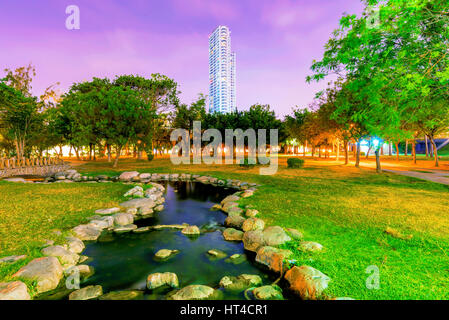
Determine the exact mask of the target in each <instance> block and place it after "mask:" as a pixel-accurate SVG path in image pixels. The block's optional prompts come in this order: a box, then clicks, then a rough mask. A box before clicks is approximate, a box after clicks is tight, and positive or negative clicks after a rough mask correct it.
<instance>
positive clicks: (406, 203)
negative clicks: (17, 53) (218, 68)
mask: <svg viewBox="0 0 449 320" xmlns="http://www.w3.org/2000/svg"><path fill="white" fill-rule="evenodd" d="M77 169H78V170H79V171H81V172H84V173H87V174H92V175H94V174H100V173H101V174H117V172H119V171H127V170H137V171H140V172H191V173H202V174H210V175H213V176H217V177H221V178H238V179H241V180H244V181H248V182H256V183H260V184H262V185H263V186H262V187H261V188H260V189H259V192H257V193H256V194H255V196H254V197H251V198H248V199H244V200H242V202H243V204H253V205H255V206H256V207H257V209H259V211H260V216H261V218H263V219H264V220H266V221H267V222H268V223H269V224H277V225H281V226H284V227H292V228H297V229H298V230H300V231H302V232H303V233H304V236H305V239H306V240H311V241H316V242H319V243H321V244H322V245H324V247H325V250H324V251H323V252H320V253H315V254H305V253H301V252H299V251H297V250H296V246H293V247H292V249H294V251H295V257H294V259H297V260H298V263H299V264H308V265H311V266H314V267H316V268H317V269H319V270H321V271H322V272H324V273H326V274H327V275H329V276H330V277H331V278H332V281H331V283H330V287H329V289H328V290H329V294H332V295H335V296H350V297H353V298H357V299H449V267H448V265H449V257H448V252H449V235H448V232H447V230H448V228H449V216H448V215H447V208H448V205H449V197H448V191H449V188H448V187H447V186H444V185H439V184H435V183H431V182H426V181H421V180H417V179H413V178H408V177H404V176H397V175H390V174H382V175H377V174H375V173H374V172H373V171H372V170H368V169H355V168H352V167H344V166H325V167H323V166H316V165H314V163H313V161H308V162H307V165H306V167H305V168H303V169H287V168H286V166H285V164H284V161H283V162H281V167H280V168H279V171H278V173H277V174H276V175H275V176H260V175H259V174H258V173H259V171H258V168H254V169H249V170H248V169H242V168H240V167H239V166H218V165H216V166H193V165H192V166H172V165H171V163H170V162H169V160H160V159H158V160H155V161H153V162H146V161H142V162H139V161H134V160H124V161H122V162H121V163H120V164H119V168H118V169H117V170H114V169H112V168H111V167H110V165H109V164H108V163H105V162H89V163H85V164H83V165H81V166H79V167H78V168H77ZM123 191H124V189H123V188H122V187H121V186H120V185H114V184H105V185H90V184H57V185H49V186H36V185H34V186H33V185H12V184H6V183H0V194H1V196H0V201H1V203H2V206H1V216H0V217H1V220H0V230H1V231H0V237H1V239H2V245H1V251H2V254H1V255H2V256H3V255H4V254H3V253H4V252H6V253H16V254H21V253H27V252H29V253H30V254H34V253H35V252H36V250H35V249H31V248H32V247H33V246H34V244H33V245H32V244H31V243H28V242H29V241H30V240H29V239H28V240H26V237H29V238H33V236H32V235H33V234H36V233H37V234H38V235H39V238H49V237H51V235H52V230H53V229H61V230H66V229H68V228H69V227H72V226H74V225H76V224H77V223H78V222H79V221H80V219H82V217H85V216H88V215H91V214H92V212H93V211H92V209H96V208H98V207H102V206H108V205H113V204H115V203H116V202H117V200H118V198H119V196H120V195H121V194H122V193H123ZM5 192H6V193H7V195H5ZM39 194H40V196H38V195H39ZM5 205H6V210H5V209H4V208H5ZM33 212H37V214H36V213H34V214H33ZM4 214H6V215H7V216H8V217H9V218H8V219H7V220H4V219H3V215H4ZM34 215H35V216H34ZM30 217H33V218H30ZM49 218H50V219H52V221H48V219H49ZM30 219H31V221H32V223H31V224H30V226H27V225H28V221H30ZM10 224H15V226H13V227H10V226H9V225H10ZM387 227H390V228H393V229H395V230H397V231H398V232H400V233H401V234H403V235H405V236H409V235H412V236H413V237H412V238H411V239H410V240H402V239H400V238H397V237H394V236H391V235H389V234H387V233H385V230H386V228H387ZM13 228H14V229H13ZM13 230H14V232H13ZM36 238H37V237H36ZM21 250H22V251H21ZM23 250H28V251H27V252H23ZM371 265H375V266H378V267H379V269H380V289H378V290H369V289H367V288H366V286H365V281H366V279H367V277H368V276H369V274H367V273H365V270H366V268H367V267H368V266H371ZM17 267H18V266H14V268H13V269H16V268H17ZM12 271H14V270H6V271H5V270H1V269H0V272H1V273H0V277H5V276H7V273H8V272H12Z"/></svg>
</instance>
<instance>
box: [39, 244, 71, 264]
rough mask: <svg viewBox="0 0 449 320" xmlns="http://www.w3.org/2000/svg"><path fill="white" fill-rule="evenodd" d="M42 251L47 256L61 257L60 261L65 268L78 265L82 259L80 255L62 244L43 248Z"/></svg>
mask: <svg viewBox="0 0 449 320" xmlns="http://www.w3.org/2000/svg"><path fill="white" fill-rule="evenodd" d="M41 252H42V254H43V255H45V256H48V257H56V258H59V261H60V262H61V263H62V265H63V266H64V267H65V268H67V267H72V266H74V265H76V264H77V263H78V261H79V259H80V256H79V255H77V254H76V253H73V252H71V251H69V250H66V249H65V248H64V247H62V246H50V247H47V248H44V249H42V251H41Z"/></svg>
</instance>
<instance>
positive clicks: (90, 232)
mask: <svg viewBox="0 0 449 320" xmlns="http://www.w3.org/2000/svg"><path fill="white" fill-rule="evenodd" d="M72 231H73V234H74V235H75V236H76V237H77V238H78V239H80V240H83V241H85V240H86V241H95V240H97V239H98V237H99V236H100V235H101V230H99V229H97V228H94V227H92V226H89V225H86V224H81V225H79V226H76V227H75V228H73V229H72Z"/></svg>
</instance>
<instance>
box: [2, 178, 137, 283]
mask: <svg viewBox="0 0 449 320" xmlns="http://www.w3.org/2000/svg"><path fill="white" fill-rule="evenodd" d="M127 189H129V187H127V186H125V185H121V184H108V185H106V184H98V185H93V184H78V183H77V184H75V183H72V184H68V183H67V184H66V183H58V184H49V185H42V184H34V185H31V184H22V183H10V182H0V204H1V205H0V257H3V256H8V255H13V254H26V255H27V256H28V258H27V259H25V260H21V261H18V262H17V263H14V264H11V265H9V264H1V265H0V281H2V280H5V279H8V276H10V275H11V274H13V273H14V272H15V271H17V270H18V269H19V268H20V267H21V266H22V265H25V264H26V263H27V262H29V261H30V260H31V259H32V258H36V257H40V256H41V254H40V248H41V247H42V244H43V243H45V241H46V240H54V241H55V242H56V243H58V242H62V240H63V239H64V237H65V236H66V235H67V234H68V231H69V229H70V228H71V227H74V226H76V225H78V224H80V223H81V222H85V220H84V218H86V217H88V216H92V215H93V214H94V213H93V212H94V211H95V210H96V209H99V208H104V207H109V206H114V205H117V204H118V202H119V201H120V200H121V196H122V194H123V193H124V192H126V190H127ZM58 231H60V232H58ZM59 233H61V234H60V235H59Z"/></svg>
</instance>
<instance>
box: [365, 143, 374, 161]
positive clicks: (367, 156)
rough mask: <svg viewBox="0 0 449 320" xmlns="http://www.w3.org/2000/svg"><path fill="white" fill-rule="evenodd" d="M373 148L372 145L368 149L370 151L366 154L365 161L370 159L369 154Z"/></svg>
mask: <svg viewBox="0 0 449 320" xmlns="http://www.w3.org/2000/svg"><path fill="white" fill-rule="evenodd" d="M371 148H372V145H371V144H370V145H369V147H368V151H367V152H366V156H365V159H367V160H368V158H369V153H370V152H371Z"/></svg>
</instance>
